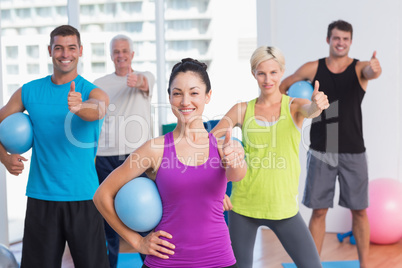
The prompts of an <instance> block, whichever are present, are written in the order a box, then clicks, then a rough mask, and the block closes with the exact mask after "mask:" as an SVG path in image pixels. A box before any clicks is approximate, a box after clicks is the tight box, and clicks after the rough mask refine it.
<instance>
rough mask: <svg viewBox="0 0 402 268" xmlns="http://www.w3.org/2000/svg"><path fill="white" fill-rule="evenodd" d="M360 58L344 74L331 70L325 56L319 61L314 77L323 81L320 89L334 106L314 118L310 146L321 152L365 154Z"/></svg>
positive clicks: (363, 92)
mask: <svg viewBox="0 0 402 268" xmlns="http://www.w3.org/2000/svg"><path fill="white" fill-rule="evenodd" d="M357 61H358V60H357V59H354V60H353V62H352V63H351V64H350V65H349V66H348V67H347V68H346V70H345V71H344V72H343V73H339V74H335V73H332V72H331V71H330V70H329V69H328V67H327V65H326V63H325V58H323V59H320V60H319V61H318V68H317V73H316V75H315V77H314V81H313V85H314V83H315V81H316V80H318V81H319V82H320V89H319V90H320V91H323V92H324V93H325V94H326V95H327V96H328V99H329V103H330V104H331V106H330V107H329V108H328V109H327V110H324V111H323V112H322V114H321V116H319V117H316V118H314V119H313V121H312V125H311V130H310V141H311V143H310V148H311V149H313V150H316V151H320V152H333V153H363V152H365V151H366V148H365V147H364V140H363V123H362V111H361V103H362V101H363V97H364V94H365V91H364V90H363V88H362V87H361V85H360V83H359V79H358V78H357V74H356V68H355V67H356V63H357Z"/></svg>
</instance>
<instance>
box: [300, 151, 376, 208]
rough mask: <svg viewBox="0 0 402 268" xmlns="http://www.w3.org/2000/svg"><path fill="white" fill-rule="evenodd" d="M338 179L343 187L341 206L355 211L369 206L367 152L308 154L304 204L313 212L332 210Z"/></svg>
mask: <svg viewBox="0 0 402 268" xmlns="http://www.w3.org/2000/svg"><path fill="white" fill-rule="evenodd" d="M336 178H338V181H339V187H340V191H339V192H340V196H339V205H340V206H342V207H345V208H349V209H352V210H361V209H366V208H367V207H368V182H369V179H368V170H367V159H366V153H360V154H343V153H342V154H337V153H320V152H317V151H314V150H311V149H310V150H309V151H308V152H307V178H306V185H305V188H304V196H303V204H304V205H305V206H306V207H309V208H313V209H319V208H332V207H333V200H334V195H335V183H336Z"/></svg>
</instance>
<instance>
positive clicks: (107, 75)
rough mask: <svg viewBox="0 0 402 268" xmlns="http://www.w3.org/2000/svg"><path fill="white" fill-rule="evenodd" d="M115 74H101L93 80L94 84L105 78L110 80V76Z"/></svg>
mask: <svg viewBox="0 0 402 268" xmlns="http://www.w3.org/2000/svg"><path fill="white" fill-rule="evenodd" d="M115 76H116V74H115V73H110V74H106V75H104V76H101V77H99V78H97V79H95V81H94V82H93V83H94V84H95V85H96V84H97V83H99V82H102V81H105V80H107V81H108V80H110V79H111V78H113V77H115Z"/></svg>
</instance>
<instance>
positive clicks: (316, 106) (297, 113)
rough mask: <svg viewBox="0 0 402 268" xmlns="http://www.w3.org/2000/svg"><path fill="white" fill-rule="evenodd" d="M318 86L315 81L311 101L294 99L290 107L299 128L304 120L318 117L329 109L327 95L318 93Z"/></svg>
mask: <svg viewBox="0 0 402 268" xmlns="http://www.w3.org/2000/svg"><path fill="white" fill-rule="evenodd" d="M319 87H320V84H319V82H318V81H315V84H314V91H313V95H312V96H311V101H309V100H307V99H300V98H296V99H294V100H293V102H292V105H291V113H292V115H293V118H294V120H295V122H296V124H297V125H298V126H299V127H301V126H302V124H303V120H304V119H305V118H314V117H317V116H319V115H320V114H321V113H322V111H323V110H325V109H327V108H328V107H329V101H328V97H327V95H325V94H324V93H323V92H322V91H318V89H319Z"/></svg>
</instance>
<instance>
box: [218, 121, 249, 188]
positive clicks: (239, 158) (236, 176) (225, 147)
mask: <svg viewBox="0 0 402 268" xmlns="http://www.w3.org/2000/svg"><path fill="white" fill-rule="evenodd" d="M231 137H232V128H231V127H230V128H228V129H227V131H226V135H225V140H224V141H223V142H222V140H221V141H220V143H221V144H222V147H221V148H222V149H220V150H219V151H220V152H219V153H220V154H221V159H222V163H223V165H224V167H225V169H226V178H227V179H228V181H240V180H241V179H243V178H244V176H246V172H247V164H246V161H245V160H244V149H243V146H242V145H241V144H240V143H239V142H238V141H234V140H232V139H231Z"/></svg>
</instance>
